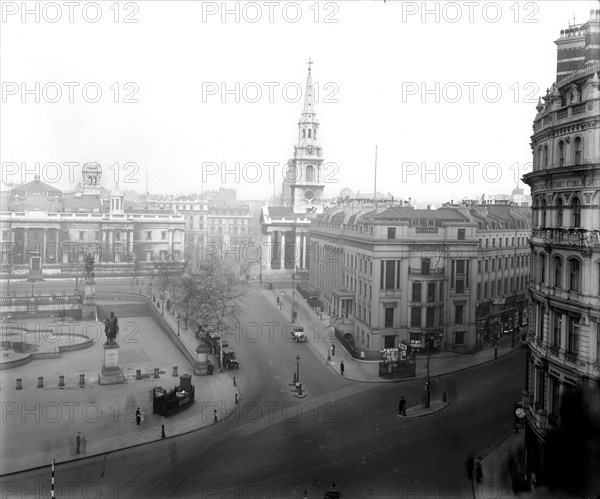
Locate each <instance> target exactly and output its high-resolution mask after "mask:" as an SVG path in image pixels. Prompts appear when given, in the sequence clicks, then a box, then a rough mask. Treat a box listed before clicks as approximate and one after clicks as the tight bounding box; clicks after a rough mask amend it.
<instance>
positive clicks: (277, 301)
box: [277, 296, 279, 306]
mask: <svg viewBox="0 0 600 499" xmlns="http://www.w3.org/2000/svg"><path fill="white" fill-rule="evenodd" d="M277 306H279V296H278V297H277Z"/></svg>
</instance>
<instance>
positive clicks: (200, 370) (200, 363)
mask: <svg viewBox="0 0 600 499" xmlns="http://www.w3.org/2000/svg"><path fill="white" fill-rule="evenodd" d="M209 351H210V349H209V348H208V347H207V346H205V345H198V348H196V363H195V364H194V374H195V375H197V376H206V375H207V374H208V352H209Z"/></svg>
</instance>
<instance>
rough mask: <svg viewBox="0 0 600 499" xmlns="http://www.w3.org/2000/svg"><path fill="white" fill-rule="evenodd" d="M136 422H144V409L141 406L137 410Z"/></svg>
mask: <svg viewBox="0 0 600 499" xmlns="http://www.w3.org/2000/svg"><path fill="white" fill-rule="evenodd" d="M135 422H136V423H137V424H138V425H139V424H140V423H141V422H142V411H141V410H140V408H139V407H138V408H137V409H136V410H135Z"/></svg>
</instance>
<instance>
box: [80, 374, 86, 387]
mask: <svg viewBox="0 0 600 499" xmlns="http://www.w3.org/2000/svg"><path fill="white" fill-rule="evenodd" d="M83 385H85V374H80V375H79V386H83Z"/></svg>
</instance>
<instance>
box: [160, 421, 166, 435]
mask: <svg viewBox="0 0 600 499" xmlns="http://www.w3.org/2000/svg"><path fill="white" fill-rule="evenodd" d="M160 429H161V437H162V438H167V437H166V435H165V425H164V424H162V425H160Z"/></svg>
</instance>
